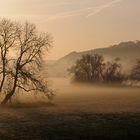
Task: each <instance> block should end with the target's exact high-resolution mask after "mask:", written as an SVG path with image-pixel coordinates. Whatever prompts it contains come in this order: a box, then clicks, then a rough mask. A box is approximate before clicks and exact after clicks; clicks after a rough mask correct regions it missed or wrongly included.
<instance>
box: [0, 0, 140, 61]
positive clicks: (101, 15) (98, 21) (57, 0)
mask: <svg viewBox="0 0 140 140" xmlns="http://www.w3.org/2000/svg"><path fill="white" fill-rule="evenodd" d="M0 17H1V18H3V17H6V18H10V19H12V20H16V21H20V22H25V21H29V22H31V23H34V24H36V26H37V28H38V30H39V31H40V32H49V33H51V35H52V36H53V40H54V43H53V46H54V47H53V48H52V49H51V50H50V52H49V55H48V59H59V58H61V57H62V56H64V55H66V54H68V53H70V52H72V51H84V50H90V49H95V48H102V47H108V46H110V45H113V44H117V43H119V42H122V41H130V40H131V41H135V40H140V28H139V27H140V18H139V17H140V0H0Z"/></svg>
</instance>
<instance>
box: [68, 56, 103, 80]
mask: <svg viewBox="0 0 140 140" xmlns="http://www.w3.org/2000/svg"><path fill="white" fill-rule="evenodd" d="M103 68H104V63H103V57H102V56H100V55H98V54H95V55H89V54H87V55H83V56H82V58H81V59H79V60H78V61H77V62H76V64H75V65H74V66H72V68H71V69H69V71H70V73H73V74H74V79H75V80H77V81H83V82H84V81H91V82H95V81H100V80H102V71H103Z"/></svg>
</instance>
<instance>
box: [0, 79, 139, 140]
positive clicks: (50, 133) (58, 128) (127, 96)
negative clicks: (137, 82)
mask: <svg viewBox="0 0 140 140" xmlns="http://www.w3.org/2000/svg"><path fill="white" fill-rule="evenodd" d="M52 81H54V83H53V85H54V86H55V91H56V94H57V95H56V97H55V98H54V100H53V101H50V102H48V101H47V102H44V100H42V101H36V102H35V100H34V99H33V98H32V101H31V98H30V97H28V98H27V97H25V98H24V101H25V100H26V101H28V103H27V102H23V100H22V103H21V102H20V103H18V102H17V103H15V104H13V105H12V106H7V107H0V110H1V111H0V140H79V139H80V140H94V139H95V140H100V139H101V140H103V139H105V140H131V139H132V140H134V139H138V140H139V139H140V95H139V94H140V92H139V91H140V89H139V88H129V87H118V86H117V87H104V86H91V85H86V86H84V85H79V84H75V85H74V84H70V83H69V80H66V79H53V80H52ZM35 98H36V97H35ZM29 101H30V102H29Z"/></svg>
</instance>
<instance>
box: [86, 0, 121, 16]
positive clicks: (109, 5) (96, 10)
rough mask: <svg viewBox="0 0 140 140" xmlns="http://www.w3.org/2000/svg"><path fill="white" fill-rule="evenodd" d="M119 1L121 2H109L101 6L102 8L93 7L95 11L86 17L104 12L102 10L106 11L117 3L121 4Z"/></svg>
mask: <svg viewBox="0 0 140 140" xmlns="http://www.w3.org/2000/svg"><path fill="white" fill-rule="evenodd" d="M121 1H122V0H114V1H112V2H110V3H107V4H105V5H102V6H99V7H95V11H93V12H91V13H89V14H88V15H87V17H90V16H93V15H96V14H98V13H100V12H101V11H102V10H104V9H106V8H109V7H111V6H113V5H114V4H116V3H119V2H121Z"/></svg>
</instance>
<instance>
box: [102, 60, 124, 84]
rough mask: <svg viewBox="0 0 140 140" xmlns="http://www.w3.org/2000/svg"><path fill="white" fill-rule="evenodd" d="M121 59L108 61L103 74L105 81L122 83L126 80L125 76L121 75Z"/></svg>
mask: <svg viewBox="0 0 140 140" xmlns="http://www.w3.org/2000/svg"><path fill="white" fill-rule="evenodd" d="M119 61H120V59H119V58H116V59H115V60H113V61H108V62H107V63H106V65H105V70H104V73H103V79H104V81H105V82H108V83H120V82H122V81H123V80H124V76H123V74H122V73H121V70H122V66H121V64H120V63H119Z"/></svg>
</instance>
